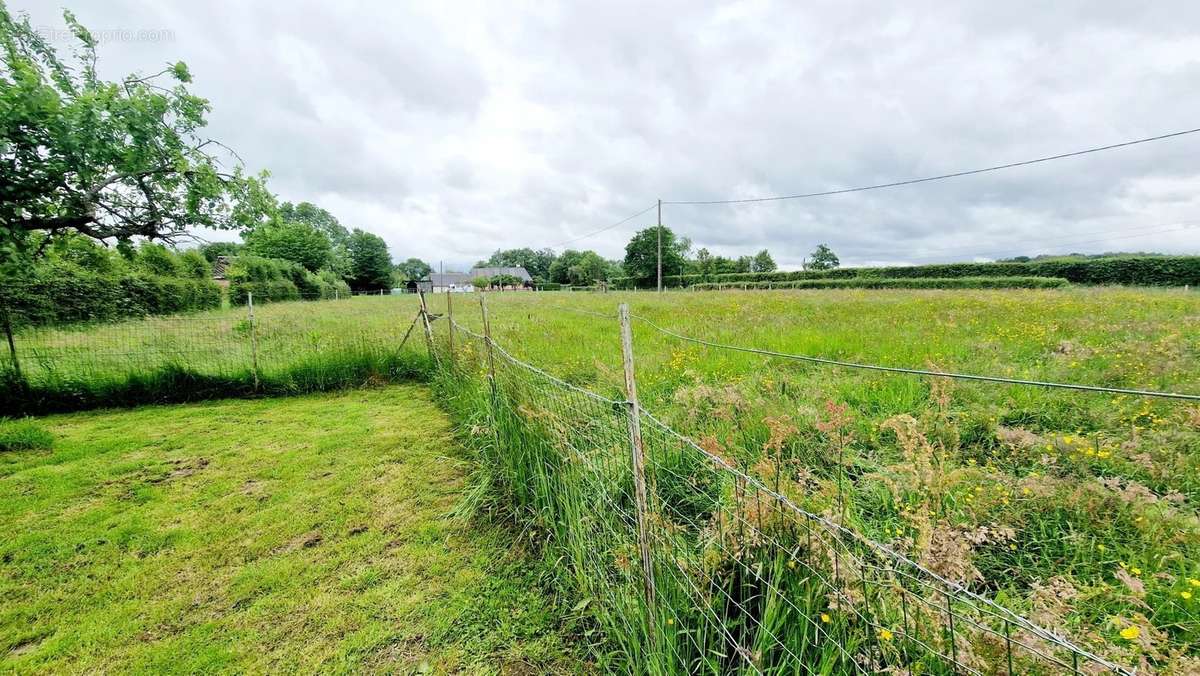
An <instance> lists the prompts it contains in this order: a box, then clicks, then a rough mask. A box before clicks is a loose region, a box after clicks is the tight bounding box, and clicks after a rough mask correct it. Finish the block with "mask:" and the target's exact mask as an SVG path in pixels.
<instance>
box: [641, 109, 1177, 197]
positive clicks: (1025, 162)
mask: <svg viewBox="0 0 1200 676" xmlns="http://www.w3.org/2000/svg"><path fill="white" fill-rule="evenodd" d="M1196 132H1200V127H1197V128H1195V129H1185V130H1183V131H1176V132H1171V133H1169V134H1161V135H1159V136H1150V137H1148V138H1140V139H1134V140H1132V141H1124V142H1122V143H1113V144H1111V145H1106V146H1099V147H1096V148H1086V149H1084V150H1076V151H1073V152H1069V153H1062V154H1059V155H1049V156H1046V157H1038V158H1035V159H1032V160H1023V161H1021V162H1010V163H1008V164H997V165H995V166H991V167H984V168H982V169H970V170H967V171H956V172H954V173H951V174H940V175H938V176H926V177H925V178H911V179H907V180H903V181H893V182H891V183H877V184H875V185H864V186H859V187H855V188H841V189H838V190H823V191H821V192H809V193H800V194H796V195H777V196H774V197H751V198H746V199H724V200H663V204H696V205H701V204H746V203H750V202H777V201H780V200H794V199H803V198H806V197H825V196H827V195H841V194H844V193H850V192H862V191H864V190H879V189H880V188H895V187H898V186H902V185H913V184H915V183H928V182H929V181H940V180H942V179H947V178H958V177H960V176H971V175H973V174H982V173H986V172H989V171H999V170H1001V169H1012V168H1014V167H1024V166H1027V165H1030V164H1038V163H1040V162H1050V161H1052V160H1061V159H1064V158H1068V157H1078V156H1079V155H1087V154H1089V153H1098V152H1103V151H1105V150H1114V149H1116V148H1125V147H1128V146H1133V145H1138V144H1139V143H1150V142H1151V141H1162V140H1164V139H1169V138H1175V137H1177V136H1184V135H1186V134H1195V133H1196Z"/></svg>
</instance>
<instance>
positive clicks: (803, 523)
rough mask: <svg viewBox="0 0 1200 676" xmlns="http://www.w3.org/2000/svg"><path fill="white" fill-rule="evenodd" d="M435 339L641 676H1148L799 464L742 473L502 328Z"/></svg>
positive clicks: (500, 461)
mask: <svg viewBox="0 0 1200 676" xmlns="http://www.w3.org/2000/svg"><path fill="white" fill-rule="evenodd" d="M456 309H458V308H456ZM470 310H474V308H465V309H459V311H460V312H462V311H470ZM433 326H434V327H435V328H434V330H433V332H432V336H431V345H432V346H433V348H434V350H435V351H437V352H438V353H440V354H441V355H442V356H441V363H442V365H443V369H442V375H441V376H439V377H441V378H444V379H445V384H444V386H443V387H444V389H447V390H450V391H452V392H453V393H454V396H457V397H460V398H467V399H470V398H472V397H475V401H474V404H475V405H477V406H480V407H482V409H483V410H486V411H487V417H486V419H484V420H481V421H479V426H480V429H481V430H484V431H483V432H481V433H484V434H487V435H491V436H492V439H491V449H492V450H491V453H492V457H491V458H490V460H491V462H492V464H493V465H494V467H495V468H496V471H498V472H500V473H501V474H502V475H503V478H504V481H503V484H504V486H505V487H506V490H507V491H509V493H510V497H511V498H512V502H513V504H515V505H517V506H518V508H519V510H520V511H522V512H523V513H524V515H525V516H527V517H528V518H530V519H531V520H533V521H534V522H536V523H537V524H538V525H539V527H541V528H544V529H546V531H547V533H549V534H551V535H552V537H551V538H550V539H551V541H553V542H554V543H555V546H557V547H558V548H559V552H560V555H561V557H562V561H563V562H564V565H565V566H567V567H568V568H569V573H567V574H566V577H567V578H568V579H569V580H570V581H571V582H573V583H574V585H575V587H576V589H577V590H578V591H579V593H580V595H581V596H582V597H583V598H584V599H585V600H588V602H591V603H594V604H595V608H594V613H595V615H596V617H597V620H598V621H599V622H600V624H601V625H602V626H603V627H604V628H605V629H607V630H608V632H607V635H608V636H609V637H610V638H611V640H613V641H614V643H616V644H617V645H618V647H619V652H620V654H622V655H623V656H624V658H625V659H626V661H627V665H626V668H628V669H629V670H631V671H637V672H642V673H711V674H719V673H720V674H723V673H770V674H783V673H788V674H793V673H795V674H812V673H909V674H918V673H920V674H959V673H963V674H995V673H1007V674H1041V673H1088V674H1091V673H1117V674H1132V673H1133V670H1132V669H1130V668H1127V667H1124V666H1122V665H1119V664H1115V663H1112V662H1110V661H1108V660H1106V659H1104V658H1103V657H1101V656H1098V655H1095V654H1093V653H1091V652H1089V651H1087V650H1085V649H1083V648H1080V647H1079V646H1077V645H1075V644H1073V643H1072V642H1070V641H1069V640H1067V639H1066V638H1064V637H1062V636H1060V635H1058V634H1056V633H1055V632H1053V631H1050V630H1048V629H1046V628H1043V627H1040V626H1038V625H1036V624H1035V623H1033V622H1031V621H1030V620H1028V619H1026V618H1024V617H1022V616H1020V615H1018V614H1016V613H1013V612H1010V611H1009V610H1007V609H1006V608H1004V607H1002V606H1001V605H999V604H996V603H994V602H992V601H990V600H988V599H987V598H985V597H983V596H981V595H978V594H976V593H973V592H972V591H970V590H969V589H967V588H965V587H963V586H962V585H960V584H958V583H956V582H954V581H952V580H950V579H947V578H946V577H944V576H942V575H939V574H938V573H936V572H934V571H933V570H930V569H928V568H926V567H924V566H922V565H920V564H919V563H917V562H915V561H913V560H911V559H909V558H907V557H906V556H905V555H904V554H903V553H901V552H898V551H896V550H894V549H892V548H890V547H888V546H886V545H884V544H881V543H879V542H875V541H873V540H871V539H869V538H866V537H864V536H862V535H860V534H858V533H857V532H855V531H854V530H852V529H850V528H847V527H845V525H844V515H843V514H842V513H841V509H839V505H838V504H837V503H835V504H834V505H832V506H831V507H830V509H829V510H827V511H826V512H823V513H814V512H811V511H806V510H805V509H802V508H801V507H799V506H798V501H797V500H796V499H794V497H793V496H792V495H789V494H790V493H794V492H797V491H803V490H804V485H803V483H802V482H799V481H796V480H795V478H794V477H793V476H791V475H790V467H789V466H788V464H787V462H786V461H784V460H783V459H782V458H779V457H771V456H770V455H768V456H767V457H765V458H763V459H761V460H759V461H758V462H757V463H756V464H755V465H754V466H753V467H747V466H743V465H741V464H739V462H738V461H736V460H734V459H731V458H728V457H724V456H723V455H722V451H721V449H720V447H719V445H714V444H701V443H696V442H694V441H692V440H691V439H689V438H687V437H685V436H683V435H681V434H679V433H678V432H676V431H675V430H673V429H672V428H671V427H669V426H668V425H667V424H665V423H663V422H662V421H661V420H659V419H658V418H656V417H655V416H653V415H652V414H650V413H648V412H645V411H643V410H641V409H640V408H637V404H636V403H633V402H632V401H626V400H616V399H610V398H606V397H603V396H600V395H598V394H595V393H593V392H590V391H588V390H586V389H582V388H580V387H577V386H575V385H572V384H570V383H567V382H565V381H563V380H560V379H558V378H556V377H554V376H552V375H550V374H548V373H546V372H545V371H543V370H541V369H539V368H537V367H536V366H534V365H532V364H529V363H526V362H524V361H522V360H520V359H517V358H516V357H513V356H512V355H511V354H510V353H509V352H508V351H507V350H505V349H504V347H503V346H501V345H498V344H497V343H495V342H494V341H492V340H490V339H489V338H488V337H487V335H485V334H487V333H488V328H487V322H486V321H485V322H484V329H483V333H479V332H476V331H472V330H470V329H468V328H466V327H465V326H463V325H462V324H461V323H459V322H456V321H454V320H453V319H449V320H447V321H441V319H439V320H438V321H435V322H434V325H433ZM634 412H636V413H637V416H636V418H637V420H638V423H637V424H636V425H632V424H631V418H632V417H634V416H633V414H634ZM634 428H637V430H638V434H637V437H638V440H636V441H635V439H634ZM639 445H640V448H641V449H642V451H641V452H642V454H643V457H644V465H645V470H644V472H645V474H644V478H645V481H646V485H647V490H646V494H647V499H646V501H645V504H644V507H643V506H641V505H640V503H639V499H638V490H637V478H638V472H637V470H636V468H637V467H638V462H637V460H636V456H637V453H636V452H635V451H634V450H633V449H635V448H637V447H638V446H639ZM833 462H834V464H835V465H836V464H837V463H836V461H833ZM833 471H835V472H839V471H841V469H840V468H837V467H835V468H834V469H833ZM842 509H844V508H842Z"/></svg>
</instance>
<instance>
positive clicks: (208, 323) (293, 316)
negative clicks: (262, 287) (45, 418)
mask: <svg viewBox="0 0 1200 676" xmlns="http://www.w3.org/2000/svg"><path fill="white" fill-rule="evenodd" d="M416 308H417V304H416V302H415V301H414V300H413V299H412V298H411V297H408V298H405V297H399V296H384V297H363V298H357V297H356V298H351V299H337V300H333V299H330V300H325V301H320V302H280V303H269V304H261V305H259V304H254V305H252V306H242V307H231V308H226V309H223V310H216V311H211V312H206V313H202V314H188V315H172V316H153V317H145V318H136V319H129V320H125V321H119V322H75V323H70V324H62V325H41V326H25V327H14V328H13V330H12V333H11V334H10V335H11V340H12V342H11V349H10V348H9V347H8V346H7V345H5V349H4V351H3V354H2V355H0V378H2V379H3V380H4V381H5V382H6V383H10V386H8V387H6V389H5V395H6V396H5V397H3V400H4V404H5V408H7V409H10V410H9V411H6V412H9V413H13V414H16V413H22V412H24V413H36V412H42V411H46V410H66V409H71V408H81V407H88V406H94V405H103V404H105V403H112V404H120V403H125V402H124V399H129V403H143V402H145V401H158V400H162V401H170V400H181V399H191V398H207V397H212V396H221V395H222V394H225V395H233V394H244V393H253V392H256V391H262V392H299V391H311V390H319V389H327V388H328V387H332V386H336V385H338V384H349V383H353V382H363V381H365V380H368V379H370V378H371V377H375V376H377V377H384V378H386V377H390V376H393V375H397V374H407V375H411V374H412V373H414V372H415V371H416V370H417V368H418V366H419V365H418V364H417V361H418V360H421V359H424V358H425V357H423V356H420V357H418V355H419V353H418V351H417V350H415V349H414V348H415V347H418V344H415V343H414V344H411V345H408V346H407V348H405V349H406V350H407V351H403V350H402V345H401V343H402V337H403V336H404V333H405V329H406V328H407V326H408V323H409V321H410V319H411V317H412V315H413V314H414V313H415V312H416ZM6 338H7V336H6ZM108 398H111V399H112V401H107V399H108Z"/></svg>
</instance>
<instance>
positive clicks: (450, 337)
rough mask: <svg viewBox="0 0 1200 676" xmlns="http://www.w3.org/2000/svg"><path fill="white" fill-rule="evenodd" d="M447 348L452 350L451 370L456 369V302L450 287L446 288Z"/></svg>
mask: <svg viewBox="0 0 1200 676" xmlns="http://www.w3.org/2000/svg"><path fill="white" fill-rule="evenodd" d="M446 347H447V348H449V350H450V369H451V370H453V369H454V302H453V301H452V299H451V298H450V287H446Z"/></svg>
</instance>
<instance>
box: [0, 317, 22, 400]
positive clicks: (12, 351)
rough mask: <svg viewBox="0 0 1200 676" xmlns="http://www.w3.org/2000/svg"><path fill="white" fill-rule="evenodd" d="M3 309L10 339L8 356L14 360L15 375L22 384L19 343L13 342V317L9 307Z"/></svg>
mask: <svg viewBox="0 0 1200 676" xmlns="http://www.w3.org/2000/svg"><path fill="white" fill-rule="evenodd" d="M2 309H3V310H4V315H3V318H4V335H5V336H7V337H8V355H9V356H10V357H11V358H12V368H13V375H14V376H16V378H17V382H18V383H20V382H23V380H24V379H23V378H22V377H21V360H20V359H18V358H17V343H16V341H15V340H13V329H12V317H10V316H9V314H8V306H7V305H6V306H4V307H3V308H2Z"/></svg>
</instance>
